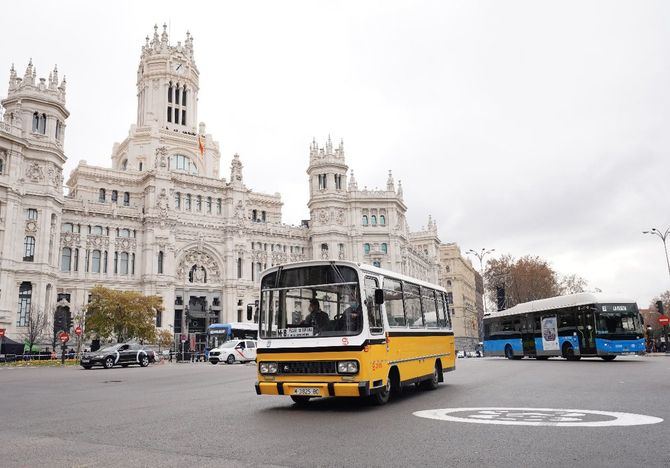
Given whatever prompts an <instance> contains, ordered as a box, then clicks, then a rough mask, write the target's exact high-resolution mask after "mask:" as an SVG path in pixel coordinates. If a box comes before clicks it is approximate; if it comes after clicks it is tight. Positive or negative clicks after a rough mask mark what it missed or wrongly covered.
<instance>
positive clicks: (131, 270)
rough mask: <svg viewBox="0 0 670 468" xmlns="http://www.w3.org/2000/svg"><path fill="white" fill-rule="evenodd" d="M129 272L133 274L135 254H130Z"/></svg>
mask: <svg viewBox="0 0 670 468" xmlns="http://www.w3.org/2000/svg"><path fill="white" fill-rule="evenodd" d="M130 274H131V275H134V274H135V254H130Z"/></svg>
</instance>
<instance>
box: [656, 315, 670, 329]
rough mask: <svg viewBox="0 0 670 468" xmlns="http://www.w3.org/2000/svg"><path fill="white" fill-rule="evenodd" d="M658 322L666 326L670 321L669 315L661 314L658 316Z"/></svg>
mask: <svg viewBox="0 0 670 468" xmlns="http://www.w3.org/2000/svg"><path fill="white" fill-rule="evenodd" d="M658 323H659V324H660V325H661V326H662V327H665V326H667V325H668V324H669V323H670V318H669V317H668V316H667V315H661V316H660V317H658Z"/></svg>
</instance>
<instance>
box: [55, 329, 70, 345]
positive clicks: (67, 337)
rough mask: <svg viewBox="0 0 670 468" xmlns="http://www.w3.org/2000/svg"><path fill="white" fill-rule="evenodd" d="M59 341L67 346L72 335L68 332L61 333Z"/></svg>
mask: <svg viewBox="0 0 670 468" xmlns="http://www.w3.org/2000/svg"><path fill="white" fill-rule="evenodd" d="M58 339H59V340H60V342H61V343H63V344H65V343H67V342H68V341H70V335H69V334H68V333H67V332H60V333H59V334H58Z"/></svg>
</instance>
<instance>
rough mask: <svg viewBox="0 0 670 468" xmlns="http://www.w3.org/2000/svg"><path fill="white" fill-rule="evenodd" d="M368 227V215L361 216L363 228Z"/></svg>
mask: <svg viewBox="0 0 670 468" xmlns="http://www.w3.org/2000/svg"><path fill="white" fill-rule="evenodd" d="M367 225H368V215H363V226H367Z"/></svg>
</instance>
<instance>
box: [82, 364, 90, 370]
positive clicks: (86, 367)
mask: <svg viewBox="0 0 670 468" xmlns="http://www.w3.org/2000/svg"><path fill="white" fill-rule="evenodd" d="M81 367H83V368H84V369H86V370H90V369H91V367H93V366H89V365H88V364H87V365H85V366H81Z"/></svg>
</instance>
